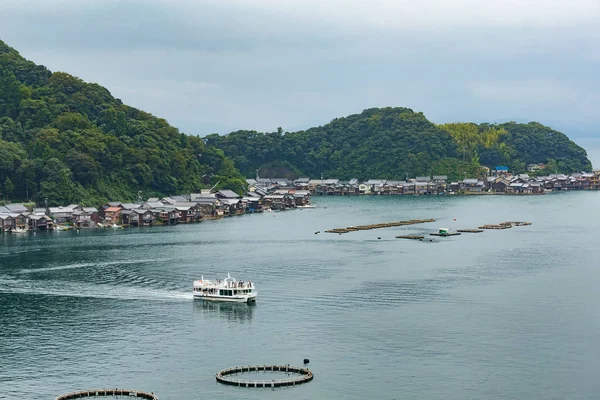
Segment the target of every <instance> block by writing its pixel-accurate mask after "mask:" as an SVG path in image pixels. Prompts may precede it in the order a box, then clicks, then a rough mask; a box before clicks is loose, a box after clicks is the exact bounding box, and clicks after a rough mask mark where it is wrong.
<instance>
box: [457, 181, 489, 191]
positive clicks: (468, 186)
mask: <svg viewBox="0 0 600 400" xmlns="http://www.w3.org/2000/svg"><path fill="white" fill-rule="evenodd" d="M484 188H485V183H484V182H483V181H482V180H479V179H476V178H467V179H464V180H463V181H462V190H464V191H466V192H473V193H475V192H483V189H484Z"/></svg>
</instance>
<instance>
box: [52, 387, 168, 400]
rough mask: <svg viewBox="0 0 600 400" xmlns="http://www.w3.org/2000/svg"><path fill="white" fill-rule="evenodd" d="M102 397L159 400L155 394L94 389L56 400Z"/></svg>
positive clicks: (73, 393)
mask: <svg viewBox="0 0 600 400" xmlns="http://www.w3.org/2000/svg"><path fill="white" fill-rule="evenodd" d="M102 396H129V397H138V398H140V399H147V400H158V397H156V395H155V394H154V393H148V392H141V391H139V390H129V389H92V390H81V391H79V392H72V393H67V394H63V395H62V396H58V397H57V398H56V400H69V399H80V398H82V397H102Z"/></svg>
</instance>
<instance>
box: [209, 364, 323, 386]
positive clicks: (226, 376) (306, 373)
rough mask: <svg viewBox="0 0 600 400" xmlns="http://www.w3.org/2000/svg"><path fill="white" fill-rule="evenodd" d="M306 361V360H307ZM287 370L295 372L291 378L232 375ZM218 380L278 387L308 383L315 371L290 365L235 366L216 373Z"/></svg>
mask: <svg viewBox="0 0 600 400" xmlns="http://www.w3.org/2000/svg"><path fill="white" fill-rule="evenodd" d="M305 362H306V360H305ZM265 371H272V372H285V373H288V374H294V375H295V376H292V377H290V378H283V379H272V380H255V379H239V378H234V377H233V376H231V375H234V374H240V373H244V372H265ZM215 378H216V379H217V382H219V383H222V384H224V385H232V386H240V387H248V388H276V387H286V386H296V385H300V384H302V383H307V382H310V381H312V380H313V378H314V375H313V373H312V372H311V371H310V370H309V369H307V368H298V367H292V366H289V365H254V366H246V367H233V368H228V369H224V370H222V371H219V372H217V374H216V375H215Z"/></svg>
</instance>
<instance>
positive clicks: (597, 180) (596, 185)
mask: <svg viewBox="0 0 600 400" xmlns="http://www.w3.org/2000/svg"><path fill="white" fill-rule="evenodd" d="M591 175H592V176H590V178H589V180H590V185H589V189H590V190H600V170H596V171H594V173H593V174H591Z"/></svg>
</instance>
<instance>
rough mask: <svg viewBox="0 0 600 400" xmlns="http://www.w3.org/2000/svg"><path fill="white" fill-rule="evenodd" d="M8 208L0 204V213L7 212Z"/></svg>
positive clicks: (8, 211)
mask: <svg viewBox="0 0 600 400" xmlns="http://www.w3.org/2000/svg"><path fill="white" fill-rule="evenodd" d="M8 213H10V210H9V209H8V208H6V207H4V206H0V214H8Z"/></svg>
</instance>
